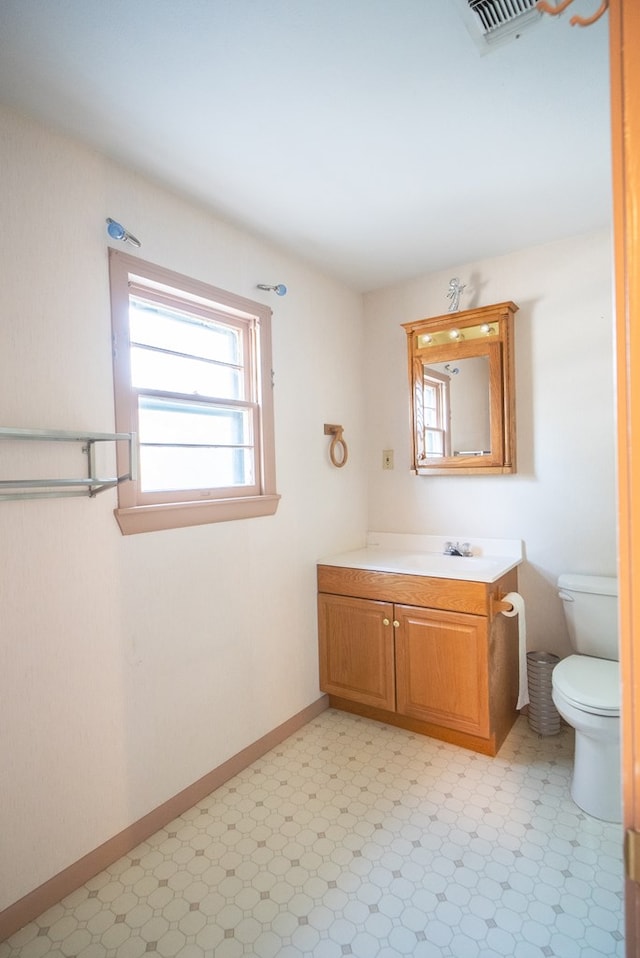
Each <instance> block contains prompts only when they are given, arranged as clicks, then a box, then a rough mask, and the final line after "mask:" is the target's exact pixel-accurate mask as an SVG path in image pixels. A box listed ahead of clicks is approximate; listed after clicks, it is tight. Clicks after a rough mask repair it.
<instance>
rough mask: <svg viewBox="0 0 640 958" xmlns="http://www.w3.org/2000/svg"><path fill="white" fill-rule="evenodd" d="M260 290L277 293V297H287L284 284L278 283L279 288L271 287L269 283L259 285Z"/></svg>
mask: <svg viewBox="0 0 640 958" xmlns="http://www.w3.org/2000/svg"><path fill="white" fill-rule="evenodd" d="M258 289H266V290H269V291H270V292H272V293H275V294H276V296H286V295H287V287H286V286H285V285H284V283H278V285H277V286H269V285H267V283H258Z"/></svg>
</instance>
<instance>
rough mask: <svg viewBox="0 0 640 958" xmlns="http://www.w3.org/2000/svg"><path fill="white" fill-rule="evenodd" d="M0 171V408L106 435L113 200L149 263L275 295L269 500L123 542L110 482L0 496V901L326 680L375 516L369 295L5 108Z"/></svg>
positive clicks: (257, 731)
mask: <svg viewBox="0 0 640 958" xmlns="http://www.w3.org/2000/svg"><path fill="white" fill-rule="evenodd" d="M0 169H1V170H2V181H1V187H0V223H1V224H2V226H1V228H0V262H1V263H2V281H1V282H0V317H1V320H0V410H2V412H1V414H0V425H2V426H14V427H25V428H27V427H31V428H38V427H42V428H45V427H46V428H54V429H55V428H59V429H73V430H84V429H86V430H99V431H110V430H112V429H113V400H112V375H111V353H110V319H109V300H108V286H107V240H108V238H107V234H106V227H105V217H107V216H111V217H113V218H114V219H117V220H120V221H122V222H123V223H124V224H125V225H126V226H127V227H128V228H129V229H130V230H131V232H132V233H134V234H135V235H137V236H138V237H139V238H140V239H141V240H142V242H143V247H142V250H141V251H140V255H141V256H143V257H144V258H145V259H148V260H151V261H152V262H157V263H159V264H161V265H163V266H167V267H170V268H171V269H174V270H178V271H181V272H184V273H187V274H189V275H192V276H195V277H197V278H199V279H203V280H206V281H208V282H211V283H213V284H214V285H217V286H221V287H223V288H226V289H230V290H233V291H235V292H237V293H239V294H241V295H243V296H249V297H255V298H258V297H265V298H266V301H267V302H268V303H269V304H270V305H271V306H272V308H273V310H274V319H273V339H274V349H273V352H274V368H275V383H276V387H275V411H276V452H277V473H278V489H279V492H280V493H281V494H282V500H281V503H280V507H279V510H278V513H277V515H276V516H274V517H273V518H263V519H256V520H245V521H240V522H229V523H221V524H217V525H211V526H203V527H199V528H194V529H182V530H176V531H173V532H158V533H150V534H147V535H142V536H132V537H127V538H123V537H122V536H121V535H120V532H119V530H118V526H117V524H116V521H115V519H114V517H113V508H114V505H115V502H116V497H115V493H114V492H107V493H105V494H103V495H102V496H100V497H99V498H97V499H95V500H87V499H65V500H62V499H59V500H47V501H28V502H0V623H1V625H0V631H1V635H2V642H1V643H0V768H1V770H2V771H1V776H2V788H1V789H0V823H1V824H0V861H1V862H2V867H1V868H0V910H1V909H2V908H4V907H6V906H7V905H9V904H11V903H13V902H14V901H16V900H17V899H18V898H19V897H21V896H22V895H24V894H25V893H26V892H28V891H30V890H32V889H33V888H34V887H36V886H37V885H39V884H40V883H41V882H43V881H45V880H46V879H48V878H50V877H51V876H52V875H53V874H55V873H57V872H58V871H60V870H61V869H63V868H64V867H66V866H67V865H69V864H71V863H72V862H74V861H75V860H77V859H78V858H79V857H80V856H82V855H84V854H85V853H87V852H88V851H90V850H92V849H93V848H94V847H96V846H97V845H99V844H100V843H101V842H103V841H105V840H106V839H108V838H110V837H111V836H112V835H114V834H116V833H117V832H119V831H120V830H121V829H122V828H124V827H125V826H126V825H128V824H129V823H131V822H133V821H135V820H136V819H138V818H139V817H141V816H142V815H144V814H145V813H146V812H148V811H149V810H151V809H153V808H154V807H156V806H157V805H159V804H160V803H161V802H163V801H165V800H166V799H168V798H169V797H171V796H173V795H174V794H175V793H176V792H178V791H179V790H180V789H182V788H184V787H185V786H187V785H189V784H191V783H192V782H194V781H195V780H197V779H198V778H199V777H200V776H202V775H203V774H205V773H206V772H208V771H209V770H211V769H212V768H214V767H216V766H217V765H219V764H220V763H221V762H223V761H224V760H226V759H227V758H229V756H231V755H233V754H235V753H236V752H238V751H239V750H240V749H242V748H243V747H245V746H247V745H248V744H250V743H251V742H253V741H255V740H256V739H258V738H259V737H260V736H262V735H264V734H265V733H266V732H268V731H269V730H271V729H273V728H274V727H275V726H277V725H279V724H280V723H281V722H283V721H285V720H286V719H288V718H289V717H290V716H292V715H294V714H295V713H296V712H298V711H299V710H301V709H303V708H304V707H305V706H307V705H309V704H310V703H311V702H313V701H315V700H316V699H317V698H318V697H319V695H320V692H319V689H318V676H317V652H316V612H315V609H316V600H315V561H316V559H317V558H318V556H319V555H322V554H327V553H330V552H335V551H340V550H342V549H345V548H351V547H355V546H357V545H359V544H360V543H361V542H362V540H363V538H364V535H365V531H366V514H365V501H364V495H363V490H364V488H365V476H364V403H363V396H362V362H361V356H362V301H361V298H360V296H358V295H356V294H354V293H352V292H350V291H347V290H345V289H344V288H343V287H341V286H340V285H339V284H337V283H335V282H333V281H331V280H330V279H327V278H325V277H322V276H321V275H319V274H318V273H317V272H314V271H313V270H311V269H309V268H307V267H306V266H305V265H304V264H303V263H301V262H296V261H293V260H292V259H291V258H290V257H286V256H285V255H283V254H282V253H280V252H279V251H278V250H277V249H274V248H272V247H270V246H268V245H267V244H265V243H263V242H260V241H259V240H257V239H255V238H251V237H250V236H248V235H246V234H243V233H241V232H238V231H236V230H234V229H232V228H230V227H228V226H226V225H225V224H224V223H222V222H220V221H218V220H216V219H214V218H213V217H212V216H209V215H207V214H206V213H204V212H203V211H201V210H199V209H198V208H196V207H194V206H193V205H191V204H190V203H188V202H187V201H185V200H184V199H182V198H180V197H179V196H176V195H172V194H171V193H168V192H166V191H164V190H163V189H161V188H159V187H157V186H155V185H153V184H151V183H149V182H147V181H145V180H143V179H142V178H140V177H138V176H136V175H135V174H134V173H131V172H127V171H125V170H123V169H121V168H118V167H117V166H115V165H113V164H112V163H110V162H108V161H107V160H105V159H103V158H102V157H100V156H98V155H97V154H95V153H91V152H89V151H87V150H85V149H84V148H82V147H80V146H78V145H76V144H75V143H73V142H71V141H69V140H66V139H64V138H61V137H58V136H54V135H51V134H50V133H48V132H47V131H46V130H44V129H43V128H42V127H40V126H37V125H35V124H32V123H30V122H28V121H27V120H24V119H22V118H18V117H16V116H14V115H12V114H11V113H8V112H0ZM129 249H130V250H131V248H129ZM259 282H263V283H264V282H266V283H281V282H283V283H286V284H287V286H288V287H289V294H288V295H287V296H286V297H283V298H281V297H277V296H275V295H274V294H269V293H261V292H260V291H259V290H257V289H256V284H257V283H259ZM325 422H338V423H343V424H344V427H345V438H346V439H347V441H348V443H349V452H350V457H349V463H348V466H347V467H345V468H344V469H341V470H338V469H335V468H334V467H332V466H331V465H330V464H329V461H328V439H327V438H326V437H325V436H324V435H323V424H324V423H325ZM1 453H2V449H1V448H0V454H1ZM75 454H76V455H77V456H78V457H79V458H78V460H77V462H78V466H79V471H78V473H77V474H78V475H80V474H82V468H83V462H82V459H81V458H80V453H79V452H77V453H75ZM20 455H21V456H23V457H24V462H23V465H24V470H25V472H28V470H29V469H30V468H32V466H34V465H35V463H34V462H33V457H34V456H35V457H37V458H38V463H37V465H38V466H40V465H42V463H41V459H40V457H41V456H42V455H43V452H42V447H40V448H39V449H38V450H35V449H33V448H30V449H29V450H28V451H26V452H21V453H20ZM5 477H6V476H5ZM14 477H15V473H14ZM24 477H25V478H26V477H27V476H26V475H25V476H24Z"/></svg>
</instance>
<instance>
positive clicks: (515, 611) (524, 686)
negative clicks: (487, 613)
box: [501, 592, 529, 709]
mask: <svg viewBox="0 0 640 958" xmlns="http://www.w3.org/2000/svg"><path fill="white" fill-rule="evenodd" d="M502 602H508V603H509V604H510V605H511V606H513V608H512V609H511V610H510V611H509V612H502V613H501V615H506V616H507V618H509V619H510V618H513V616H514V615H517V616H518V673H519V679H518V681H519V684H518V701H517V702H516V708H517V709H521V708H523V707H524V706H525V705H528V704H529V683H528V682H527V624H526V621H525V614H524V599H523V598H522V596H521V595H520V593H519V592H507V594H506V595H503V596H502Z"/></svg>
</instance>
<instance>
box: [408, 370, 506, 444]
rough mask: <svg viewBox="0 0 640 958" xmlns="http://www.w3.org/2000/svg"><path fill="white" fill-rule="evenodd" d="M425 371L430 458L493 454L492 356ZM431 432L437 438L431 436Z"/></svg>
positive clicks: (426, 442)
mask: <svg viewBox="0 0 640 958" xmlns="http://www.w3.org/2000/svg"><path fill="white" fill-rule="evenodd" d="M423 369H424V391H425V398H424V405H425V455H426V456H427V458H435V457H440V458H442V457H443V456H488V455H490V454H491V419H490V407H489V359H488V357H487V356H475V357H471V358H469V359H460V360H458V361H457V362H455V363H433V365H428V366H427V365H425V366H424V367H423ZM428 409H429V410H430V413H431V414H430V415H429V416H428V415H427V410H428ZM429 430H432V431H433V438H432V437H428V436H427V432H428V431H429ZM436 439H437V440H438V441H434V440H436Z"/></svg>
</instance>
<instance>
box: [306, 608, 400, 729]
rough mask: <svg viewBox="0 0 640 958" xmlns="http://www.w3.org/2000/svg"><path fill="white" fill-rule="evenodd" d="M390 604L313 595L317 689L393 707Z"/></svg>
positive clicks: (392, 649) (379, 706) (366, 702)
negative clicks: (316, 627)
mask: <svg viewBox="0 0 640 958" xmlns="http://www.w3.org/2000/svg"><path fill="white" fill-rule="evenodd" d="M392 621H393V606H392V605H391V604H390V603H389V602H374V601H371V600H369V599H352V598H347V597H344V596H339V595H326V594H325V593H320V595H319V596H318V633H319V634H318V638H319V646H320V688H321V689H322V691H323V692H328V693H329V694H330V695H337V696H339V697H340V698H344V699H351V700H352V701H354V702H361V703H362V704H363V705H373V706H377V707H378V708H381V709H388V710H391V711H393V710H394V709H395V668H394V636H393V633H394V629H393V625H392Z"/></svg>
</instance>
